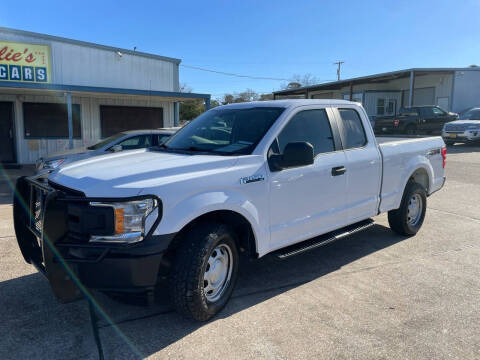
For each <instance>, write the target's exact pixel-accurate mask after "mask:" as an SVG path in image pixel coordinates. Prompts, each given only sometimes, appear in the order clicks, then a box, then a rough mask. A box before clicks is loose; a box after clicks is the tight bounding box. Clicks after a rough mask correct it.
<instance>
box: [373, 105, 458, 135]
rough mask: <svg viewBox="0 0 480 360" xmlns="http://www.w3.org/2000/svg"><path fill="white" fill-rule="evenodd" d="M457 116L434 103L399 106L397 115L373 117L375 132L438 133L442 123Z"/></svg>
mask: <svg viewBox="0 0 480 360" xmlns="http://www.w3.org/2000/svg"><path fill="white" fill-rule="evenodd" d="M457 117H458V114H456V113H452V112H447V111H445V110H443V109H442V108H440V107H438V106H434V105H425V106H413V107H407V108H401V109H400V111H399V113H398V115H397V116H394V117H389V118H377V119H375V133H377V134H382V133H394V134H406V135H417V134H436V135H440V134H441V132H442V128H443V125H444V124H445V123H447V122H449V121H453V120H456V119H457Z"/></svg>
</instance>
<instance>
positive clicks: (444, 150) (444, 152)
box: [442, 146, 447, 167]
mask: <svg viewBox="0 0 480 360" xmlns="http://www.w3.org/2000/svg"><path fill="white" fill-rule="evenodd" d="M442 159H443V167H445V164H446V163H447V148H446V147H445V146H444V147H443V148H442Z"/></svg>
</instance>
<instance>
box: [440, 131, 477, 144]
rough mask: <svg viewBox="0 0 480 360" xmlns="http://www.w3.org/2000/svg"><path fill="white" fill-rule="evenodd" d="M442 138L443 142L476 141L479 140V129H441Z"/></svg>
mask: <svg viewBox="0 0 480 360" xmlns="http://www.w3.org/2000/svg"><path fill="white" fill-rule="evenodd" d="M442 138H443V140H444V141H445V142H471V141H478V140H480V129H479V130H465V131H442Z"/></svg>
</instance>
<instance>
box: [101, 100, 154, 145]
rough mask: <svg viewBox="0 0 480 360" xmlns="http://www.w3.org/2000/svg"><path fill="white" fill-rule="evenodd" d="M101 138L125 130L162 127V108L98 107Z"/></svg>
mask: <svg viewBox="0 0 480 360" xmlns="http://www.w3.org/2000/svg"><path fill="white" fill-rule="evenodd" d="M100 122H101V127H102V138H105V137H107V136H110V135H113V134H116V133H119V132H121V131H125V130H139V129H157V128H161V127H163V108H154V107H135V106H106V105H102V106H100Z"/></svg>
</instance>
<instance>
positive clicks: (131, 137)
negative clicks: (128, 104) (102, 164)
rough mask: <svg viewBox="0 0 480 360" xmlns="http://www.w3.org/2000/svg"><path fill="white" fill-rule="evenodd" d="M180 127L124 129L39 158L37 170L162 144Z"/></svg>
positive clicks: (50, 168)
mask: <svg viewBox="0 0 480 360" xmlns="http://www.w3.org/2000/svg"><path fill="white" fill-rule="evenodd" d="M179 129H180V128H179V127H172V128H162V129H156V130H152V129H147V130H131V131H123V132H120V133H118V134H115V135H112V136H110V137H108V138H105V139H103V140H101V141H100V142H98V143H96V144H95V145H91V146H88V147H79V148H75V149H71V150H65V151H62V152H58V153H54V154H51V155H49V156H48V157H42V158H39V159H38V160H37V162H36V164H35V166H36V171H37V172H40V171H43V170H53V169H56V168H59V167H62V166H64V165H66V164H70V163H72V162H74V161H78V160H83V159H87V158H90V157H93V156H99V155H105V154H109V153H114V152H118V151H123V150H134V149H142V148H147V147H150V146H157V145H161V144H162V143H163V142H164V141H165V140H167V139H168V138H169V137H170V136H172V135H173V134H175V133H176V132H177V131H178V130H179Z"/></svg>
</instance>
